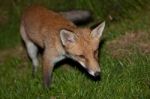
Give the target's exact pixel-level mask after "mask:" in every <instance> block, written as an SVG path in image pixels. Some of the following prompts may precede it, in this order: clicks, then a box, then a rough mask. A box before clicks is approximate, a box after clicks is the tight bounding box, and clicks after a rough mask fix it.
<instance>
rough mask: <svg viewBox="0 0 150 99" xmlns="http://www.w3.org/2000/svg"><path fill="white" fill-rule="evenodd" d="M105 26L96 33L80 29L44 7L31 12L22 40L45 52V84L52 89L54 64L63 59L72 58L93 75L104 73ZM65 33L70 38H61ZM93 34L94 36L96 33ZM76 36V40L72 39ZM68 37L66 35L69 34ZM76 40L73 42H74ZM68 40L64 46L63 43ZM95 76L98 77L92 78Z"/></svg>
mask: <svg viewBox="0 0 150 99" xmlns="http://www.w3.org/2000/svg"><path fill="white" fill-rule="evenodd" d="M103 27H104V26H98V27H97V28H96V29H95V30H90V29H89V28H78V27H77V26H76V25H74V24H73V23H72V22H71V21H69V20H67V19H66V18H64V17H62V16H61V15H60V14H58V13H56V12H53V11H50V10H47V9H46V8H43V7H41V6H31V7H29V8H27V9H26V10H25V11H24V13H23V16H22V20H21V36H22V39H23V40H24V41H25V43H28V42H33V43H34V44H36V45H38V46H40V47H41V48H43V49H44V54H43V76H44V84H45V85H46V86H48V85H49V82H50V80H51V79H50V76H51V72H52V70H53V66H54V63H55V62H57V61H58V60H59V58H60V60H61V58H62V59H63V57H62V56H64V55H66V56H69V57H71V58H73V59H75V60H76V61H78V62H79V63H81V65H83V64H84V65H86V66H83V67H85V68H87V69H88V70H91V71H92V72H94V73H95V72H97V71H98V72H100V68H99V64H98V59H97V49H98V46H99V41H100V40H99V38H100V36H99V35H101V34H100V33H97V32H98V31H100V29H101V28H102V30H101V31H103ZM61 30H66V31H67V32H66V33H67V35H68V36H70V38H67V37H68V36H66V37H65V36H64V35H63V37H60V33H61ZM92 31H93V32H92ZM72 34H73V35H75V36H72ZM65 35H66V34H65ZM71 38H73V40H72V39H71ZM67 39H71V41H70V40H68V41H67V42H65V44H63V43H62V42H63V40H64V41H65V40H67ZM92 75H94V74H92Z"/></svg>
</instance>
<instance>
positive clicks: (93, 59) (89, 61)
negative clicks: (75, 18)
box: [60, 22, 105, 77]
mask: <svg viewBox="0 0 150 99" xmlns="http://www.w3.org/2000/svg"><path fill="white" fill-rule="evenodd" d="M104 27H105V22H103V23H101V24H100V25H98V26H97V27H96V28H95V29H93V30H91V29H89V28H78V29H75V30H74V31H69V30H66V29H62V30H61V31H60V39H61V41H62V44H63V46H64V49H65V51H66V53H67V55H68V56H69V57H70V58H72V59H74V60H76V61H77V62H79V63H80V64H81V65H82V66H83V67H84V68H85V69H86V70H87V71H88V73H89V74H90V75H92V76H94V77H96V76H99V75H100V66H99V63H98V47H99V43H100V38H101V36H102V32H103V30H104Z"/></svg>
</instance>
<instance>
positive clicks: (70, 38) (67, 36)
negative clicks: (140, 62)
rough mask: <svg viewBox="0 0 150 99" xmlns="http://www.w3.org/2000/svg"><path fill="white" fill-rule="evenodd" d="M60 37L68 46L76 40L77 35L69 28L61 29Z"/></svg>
mask: <svg viewBox="0 0 150 99" xmlns="http://www.w3.org/2000/svg"><path fill="white" fill-rule="evenodd" d="M60 39H61V42H62V44H63V45H64V46H66V45H67V44H72V43H75V42H76V35H75V34H74V33H73V32H71V31H69V30H66V29H62V30H60Z"/></svg>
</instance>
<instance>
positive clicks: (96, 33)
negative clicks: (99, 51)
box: [91, 21, 105, 39]
mask: <svg viewBox="0 0 150 99" xmlns="http://www.w3.org/2000/svg"><path fill="white" fill-rule="evenodd" d="M104 27H105V21H104V22H102V23H101V24H100V25H98V26H97V27H96V28H95V29H93V30H92V32H91V36H92V37H93V38H97V39H100V37H101V36H102V33H103V30H104Z"/></svg>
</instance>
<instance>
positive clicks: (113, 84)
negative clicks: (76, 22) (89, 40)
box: [0, 0, 150, 99]
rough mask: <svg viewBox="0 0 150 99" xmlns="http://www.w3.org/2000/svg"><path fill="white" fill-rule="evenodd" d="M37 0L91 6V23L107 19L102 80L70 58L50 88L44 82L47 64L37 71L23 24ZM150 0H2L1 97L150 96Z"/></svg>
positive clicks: (115, 98)
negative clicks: (25, 42)
mask: <svg viewBox="0 0 150 99" xmlns="http://www.w3.org/2000/svg"><path fill="white" fill-rule="evenodd" d="M33 3H40V4H42V5H44V6H46V7H48V8H49V9H53V10H56V11H64V10H70V9H88V10H90V11H91V12H92V14H93V15H92V16H93V20H92V21H91V22H90V23H89V24H87V26H91V25H93V24H95V23H97V22H99V21H102V20H106V28H105V30H104V35H103V39H102V41H103V43H102V45H101V46H100V49H99V52H100V55H99V61H100V64H101V69H102V73H101V74H102V75H101V80H100V81H94V80H92V79H91V78H90V77H89V76H88V75H87V74H86V73H85V72H83V71H81V70H80V69H79V68H78V66H74V65H73V66H70V65H68V64H67V63H65V64H62V65H61V66H59V67H58V68H56V69H55V70H54V71H53V83H52V86H51V88H49V89H45V88H43V85H42V69H41V67H42V66H40V67H39V70H38V73H37V75H36V77H34V78H33V77H32V70H31V69H32V68H31V62H30V60H29V59H28V57H27V55H26V51H25V49H24V47H23V45H22V42H21V38H20V35H19V24H20V16H21V13H22V11H23V9H24V8H25V7H26V6H28V5H30V4H33ZM149 4H150V2H149V1H148V0H143V1H141V0H124V1H123V0H122V2H121V0H110V1H109V3H108V2H106V1H105V0H78V1H75V0H74V1H72V2H70V0H60V1H59V0H58V1H57V0H41V1H40V0H5V1H1V4H0V13H1V14H0V67H1V68H0V99H150V28H149V27H150V21H149V20H150V12H149V11H150V7H148V6H149ZM83 26H84V25H83Z"/></svg>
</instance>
